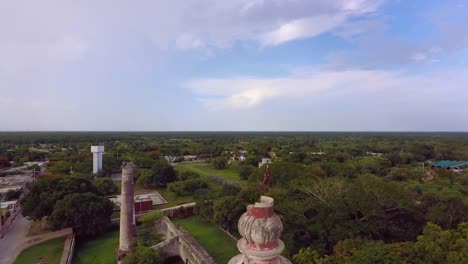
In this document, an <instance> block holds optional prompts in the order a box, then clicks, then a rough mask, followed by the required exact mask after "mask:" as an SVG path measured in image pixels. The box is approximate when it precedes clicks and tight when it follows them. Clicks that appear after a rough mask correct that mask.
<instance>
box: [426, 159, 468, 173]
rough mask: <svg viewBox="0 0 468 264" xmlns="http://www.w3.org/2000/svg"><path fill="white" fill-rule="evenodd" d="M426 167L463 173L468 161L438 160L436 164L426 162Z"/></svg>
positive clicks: (467, 166) (467, 167)
mask: <svg viewBox="0 0 468 264" xmlns="http://www.w3.org/2000/svg"><path fill="white" fill-rule="evenodd" d="M427 165H429V166H431V167H432V168H439V169H447V170H452V171H454V172H463V171H464V170H465V169H468V161H457V160H439V161H436V162H432V161H428V162H427Z"/></svg>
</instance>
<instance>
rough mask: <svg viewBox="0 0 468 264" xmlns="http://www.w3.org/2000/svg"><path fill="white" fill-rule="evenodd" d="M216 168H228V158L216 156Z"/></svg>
mask: <svg viewBox="0 0 468 264" xmlns="http://www.w3.org/2000/svg"><path fill="white" fill-rule="evenodd" d="M211 162H212V163H213V166H214V167H215V169H218V170H222V169H225V168H226V165H227V160H226V159H225V158H223V157H218V158H214V159H213V160H212V161H211Z"/></svg>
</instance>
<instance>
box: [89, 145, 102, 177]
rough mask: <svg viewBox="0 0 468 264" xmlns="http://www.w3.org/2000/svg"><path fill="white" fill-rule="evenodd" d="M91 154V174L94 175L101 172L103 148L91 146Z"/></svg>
mask: <svg viewBox="0 0 468 264" xmlns="http://www.w3.org/2000/svg"><path fill="white" fill-rule="evenodd" d="M91 152H92V153H93V173H94V174H96V173H98V172H100V171H102V154H103V153H104V146H91Z"/></svg>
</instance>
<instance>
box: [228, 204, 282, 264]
mask: <svg viewBox="0 0 468 264" xmlns="http://www.w3.org/2000/svg"><path fill="white" fill-rule="evenodd" d="M273 205H274V200H273V198H270V197H267V196H262V197H260V202H257V203H255V204H251V205H248V206H247V212H245V213H244V214H243V215H242V216H241V217H240V219H239V225H238V229H239V233H240V235H241V236H242V238H241V239H240V240H239V241H238V242H237V248H238V249H239V251H240V252H241V253H242V254H240V255H237V256H235V257H234V258H232V259H231V260H230V261H229V264H283V263H284V264H290V263H291V262H290V261H289V260H287V259H286V258H284V257H282V256H280V254H281V252H282V251H283V250H284V243H283V241H281V240H280V236H281V233H282V232H283V224H282V223H281V219H280V218H279V217H278V216H277V215H276V214H275V213H274V212H273Z"/></svg>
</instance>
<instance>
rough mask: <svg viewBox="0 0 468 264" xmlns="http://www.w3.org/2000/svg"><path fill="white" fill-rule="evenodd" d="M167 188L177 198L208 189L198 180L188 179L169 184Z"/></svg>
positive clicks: (205, 184)
mask: <svg viewBox="0 0 468 264" xmlns="http://www.w3.org/2000/svg"><path fill="white" fill-rule="evenodd" d="M167 188H168V189H169V190H170V191H172V192H174V193H176V194H177V195H179V196H187V195H192V194H193V193H194V192H195V191H197V190H200V189H206V188H208V184H207V183H206V182H205V181H204V180H202V179H200V178H195V179H189V180H185V181H178V182H173V183H170V184H169V185H168V186H167Z"/></svg>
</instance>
